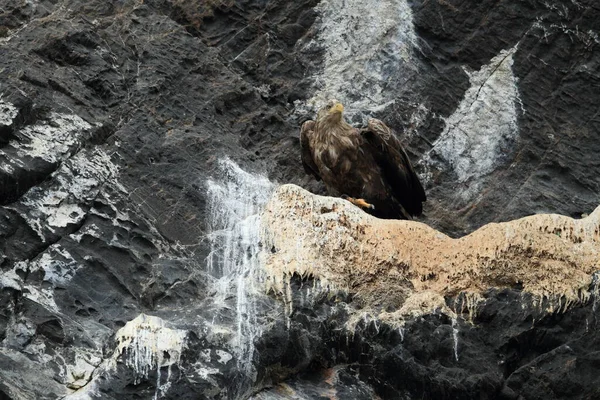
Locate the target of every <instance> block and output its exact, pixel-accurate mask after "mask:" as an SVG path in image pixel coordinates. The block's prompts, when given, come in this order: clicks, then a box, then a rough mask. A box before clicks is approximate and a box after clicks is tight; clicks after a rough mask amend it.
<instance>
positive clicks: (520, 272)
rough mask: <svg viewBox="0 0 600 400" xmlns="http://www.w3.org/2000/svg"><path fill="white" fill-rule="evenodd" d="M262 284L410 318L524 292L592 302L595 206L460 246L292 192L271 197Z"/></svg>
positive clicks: (498, 229) (511, 225) (425, 230)
mask: <svg viewBox="0 0 600 400" xmlns="http://www.w3.org/2000/svg"><path fill="white" fill-rule="evenodd" d="M262 221H263V227H264V232H263V235H264V241H265V243H267V244H268V246H269V247H268V249H270V250H271V251H270V252H269V251H267V252H266V260H265V266H266V270H267V275H268V283H269V284H270V285H271V287H272V288H274V289H275V290H276V291H279V292H281V293H286V290H288V291H289V288H287V289H286V283H287V282H289V278H290V276H292V275H293V274H299V275H301V276H312V277H314V278H316V279H318V280H319V282H320V283H321V285H325V286H329V287H331V288H334V289H339V290H344V291H348V292H351V293H355V294H357V295H358V296H360V297H361V298H362V299H363V300H364V301H365V302H366V303H367V305H370V306H382V307H387V308H388V309H389V308H391V309H393V310H397V311H396V313H399V314H402V315H411V314H415V313H417V314H418V313H423V312H426V311H431V309H432V308H435V307H442V308H443V307H444V305H443V296H446V295H457V294H459V293H461V292H462V293H467V294H468V295H469V296H470V297H469V298H472V299H475V301H476V299H477V297H478V295H479V294H481V293H482V292H484V291H485V290H487V289H488V288H492V287H495V288H504V287H513V286H515V285H522V288H523V291H524V292H529V293H531V294H533V295H534V298H537V299H539V300H541V299H549V300H550V301H549V302H547V303H546V304H550V306H547V307H546V308H548V307H549V308H560V307H563V308H564V307H567V306H568V305H569V304H571V303H572V302H578V301H586V300H588V299H589V296H590V293H589V290H588V289H589V287H590V284H591V282H592V274H593V273H594V272H595V271H597V270H599V269H600V207H598V208H597V209H596V210H595V211H594V212H593V213H592V214H590V215H589V216H587V217H585V218H583V219H579V220H576V219H572V218H569V217H565V216H561V215H556V214H538V215H534V216H530V217H525V218H521V219H518V220H515V221H510V222H505V223H492V224H488V225H485V226H484V227H482V228H480V229H478V230H477V231H475V232H473V233H471V234H470V235H467V236H465V237H462V238H459V239H453V238H450V237H448V236H446V235H444V234H442V233H440V232H438V231H436V230H435V229H432V228H430V227H429V226H427V225H425V224H422V223H419V222H414V221H397V220H381V219H377V218H374V217H372V216H370V215H368V214H366V213H364V212H363V211H361V210H359V209H358V208H356V207H355V206H353V205H351V204H350V203H349V202H347V201H345V200H342V199H338V198H332V197H323V196H317V195H313V194H311V193H309V192H307V191H305V190H304V189H302V188H300V187H297V186H294V185H283V186H281V187H280V188H278V189H277V190H276V192H275V193H274V195H273V197H272V199H271V200H270V202H269V203H268V204H267V206H266V209H265V211H264V214H263V218H262Z"/></svg>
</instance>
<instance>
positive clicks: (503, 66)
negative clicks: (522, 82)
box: [420, 46, 522, 200]
mask: <svg viewBox="0 0 600 400" xmlns="http://www.w3.org/2000/svg"><path fill="white" fill-rule="evenodd" d="M516 51H517V46H515V47H513V48H511V49H508V50H503V51H501V52H500V53H499V54H498V55H497V56H496V57H494V58H493V59H492V60H491V61H490V63H489V64H487V65H484V66H483V67H481V69H480V70H479V71H476V72H473V73H469V72H467V74H468V75H469V81H470V83H471V87H470V88H469V89H468V90H467V91H466V93H465V96H464V98H463V100H462V101H461V102H460V104H459V105H458V107H457V109H456V111H455V112H454V113H453V114H452V115H450V117H448V118H447V119H446V127H445V128H444V130H443V131H442V133H441V134H440V136H439V138H438V139H437V140H436V141H435V142H434V143H433V148H432V149H431V150H430V152H429V153H427V154H425V155H424V157H423V159H422V160H421V161H420V163H422V164H424V167H425V168H424V169H425V171H427V170H429V168H430V167H431V166H433V165H434V161H433V159H432V157H431V155H432V154H433V153H434V154H437V155H439V156H440V157H441V158H442V159H443V160H444V161H445V162H446V165H445V166H436V167H438V168H442V169H451V170H452V171H453V172H454V173H455V174H456V177H457V181H458V183H461V184H464V186H463V189H464V190H463V191H461V192H459V195H460V196H461V197H462V198H463V199H465V200H468V199H471V198H472V197H474V195H476V193H477V191H478V190H479V188H480V186H481V183H482V179H483V178H484V177H485V176H486V175H488V174H490V173H491V172H493V171H494V169H495V168H496V166H497V163H498V161H499V159H500V158H501V157H502V156H503V155H504V154H505V153H506V152H507V151H508V150H510V148H511V146H512V145H513V143H514V142H515V140H516V138H517V135H518V132H519V130H518V126H517V106H518V105H519V106H521V109H522V105H521V102H520V99H519V91H518V87H517V78H516V77H515V76H514V74H513V71H512V65H513V56H514V54H515V52H516ZM426 175H427V174H426ZM425 179H427V177H425Z"/></svg>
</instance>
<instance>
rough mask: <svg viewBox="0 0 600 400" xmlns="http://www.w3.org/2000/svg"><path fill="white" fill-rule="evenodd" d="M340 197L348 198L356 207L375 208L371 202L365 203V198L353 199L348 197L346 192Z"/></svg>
mask: <svg viewBox="0 0 600 400" xmlns="http://www.w3.org/2000/svg"><path fill="white" fill-rule="evenodd" d="M341 197H342V199H344V200H348V201H349V202H350V203H352V204H354V205H355V206H357V207H360V208H370V209H371V210H374V209H375V206H374V205H373V204H370V203H367V201H366V200H365V199H355V198H354V197H350V196H348V195H346V194H343V195H342V196H341Z"/></svg>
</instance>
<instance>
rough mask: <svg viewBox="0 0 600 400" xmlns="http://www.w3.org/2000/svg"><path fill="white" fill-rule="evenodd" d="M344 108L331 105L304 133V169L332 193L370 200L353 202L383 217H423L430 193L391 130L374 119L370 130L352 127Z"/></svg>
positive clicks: (302, 140)
mask: <svg viewBox="0 0 600 400" xmlns="http://www.w3.org/2000/svg"><path fill="white" fill-rule="evenodd" d="M343 110H344V107H343V106H342V105H341V104H340V103H338V102H336V101H331V102H330V103H329V104H328V105H327V106H325V107H323V108H321V109H320V110H319V112H318V113H317V118H316V121H306V122H305V123H304V124H303V125H302V128H301V130H300V144H301V147H302V164H303V165H304V168H305V170H306V171H307V172H308V173H311V174H313V175H314V176H315V177H316V178H317V179H322V180H323V182H324V183H325V186H326V187H327V190H328V191H329V192H330V194H332V195H334V196H340V195H341V196H349V197H351V198H358V199H364V200H365V201H366V202H367V203H368V204H365V203H364V202H362V203H361V202H360V201H358V202H357V201H354V200H352V202H353V203H354V204H357V205H361V206H363V207H365V208H368V206H369V204H370V205H372V206H374V208H373V207H371V209H369V210H368V211H369V212H370V213H371V214H373V215H375V216H377V217H380V218H397V219H407V218H411V217H412V216H417V215H420V214H421V212H422V210H423V204H422V203H423V202H424V201H425V200H426V196H425V191H424V190H423V186H422V185H421V182H419V178H418V177H417V175H416V174H415V172H414V170H413V168H412V166H411V164H410V161H409V159H408V156H407V155H406V152H405V151H404V149H403V148H402V145H401V144H400V141H399V140H398V138H397V137H396V135H394V133H393V132H392V131H391V129H390V128H388V127H387V126H386V125H385V124H384V123H383V122H381V121H380V120H378V119H370V120H369V122H368V125H367V127H366V128H362V129H357V128H354V127H352V126H351V125H350V124H348V123H347V122H346V121H344V118H343V117H342V112H343Z"/></svg>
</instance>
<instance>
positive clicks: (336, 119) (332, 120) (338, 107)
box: [317, 99, 344, 125]
mask: <svg viewBox="0 0 600 400" xmlns="http://www.w3.org/2000/svg"><path fill="white" fill-rule="evenodd" d="M342 112H344V106H343V105H342V103H340V102H339V101H337V100H335V99H332V100H329V102H327V104H326V105H325V106H323V107H322V108H321V109H320V110H319V112H318V113H317V122H320V123H324V124H326V125H337V124H339V123H340V122H342Z"/></svg>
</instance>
